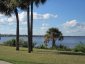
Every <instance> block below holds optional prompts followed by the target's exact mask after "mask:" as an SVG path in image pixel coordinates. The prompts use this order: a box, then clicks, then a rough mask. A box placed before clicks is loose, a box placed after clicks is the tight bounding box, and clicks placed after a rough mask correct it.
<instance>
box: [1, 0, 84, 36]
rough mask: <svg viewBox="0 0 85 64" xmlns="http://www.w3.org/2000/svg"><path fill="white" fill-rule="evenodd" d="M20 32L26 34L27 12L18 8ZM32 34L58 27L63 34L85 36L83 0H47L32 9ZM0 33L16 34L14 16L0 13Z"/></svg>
mask: <svg viewBox="0 0 85 64" xmlns="http://www.w3.org/2000/svg"><path fill="white" fill-rule="evenodd" d="M18 12H19V20H20V34H27V14H26V13H27V12H26V11H22V10H20V9H18ZM33 13H34V15H33V17H34V18H33V35H44V34H45V33H46V31H47V30H48V29H49V28H52V27H54V28H58V29H59V30H60V31H61V32H62V33H63V35H64V36H85V0H47V2H46V3H45V4H44V5H42V4H41V5H39V7H36V6H35V5H34V10H33ZM0 33H1V34H16V17H15V14H12V16H11V17H9V16H5V15H4V14H1V13H0Z"/></svg>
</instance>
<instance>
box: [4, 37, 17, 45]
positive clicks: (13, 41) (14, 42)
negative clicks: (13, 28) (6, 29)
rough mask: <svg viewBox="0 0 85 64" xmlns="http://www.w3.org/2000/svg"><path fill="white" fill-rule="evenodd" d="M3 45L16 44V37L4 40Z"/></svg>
mask: <svg viewBox="0 0 85 64" xmlns="http://www.w3.org/2000/svg"><path fill="white" fill-rule="evenodd" d="M3 45H5V46H16V40H15V39H12V40H8V41H6V42H3Z"/></svg>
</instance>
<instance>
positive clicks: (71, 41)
mask: <svg viewBox="0 0 85 64" xmlns="http://www.w3.org/2000/svg"><path fill="white" fill-rule="evenodd" d="M20 38H21V39H23V40H25V41H26V40H27V37H20ZM11 39H15V37H1V39H0V43H3V42H5V41H7V40H11ZM33 42H35V43H37V46H38V45H41V44H44V38H43V37H39V36H36V37H33ZM80 42H82V43H84V44H85V36H65V37H64V40H62V41H58V40H57V41H56V45H60V44H62V45H65V46H67V47H70V48H73V47H74V46H75V45H77V44H79V43H80ZM51 44H52V41H50V42H49V44H48V46H49V47H51Z"/></svg>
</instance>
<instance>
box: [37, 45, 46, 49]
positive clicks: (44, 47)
mask: <svg viewBox="0 0 85 64" xmlns="http://www.w3.org/2000/svg"><path fill="white" fill-rule="evenodd" d="M37 48H39V49H47V47H46V46H45V45H43V44H41V45H39V46H37Z"/></svg>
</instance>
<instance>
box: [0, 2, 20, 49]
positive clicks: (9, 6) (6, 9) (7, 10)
mask: <svg viewBox="0 0 85 64" xmlns="http://www.w3.org/2000/svg"><path fill="white" fill-rule="evenodd" d="M18 4H19V3H18V0H0V12H1V13H3V14H5V15H9V16H11V14H12V13H15V15H16V21H17V22H16V24H17V25H16V50H19V17H18V10H17V7H18Z"/></svg>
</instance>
